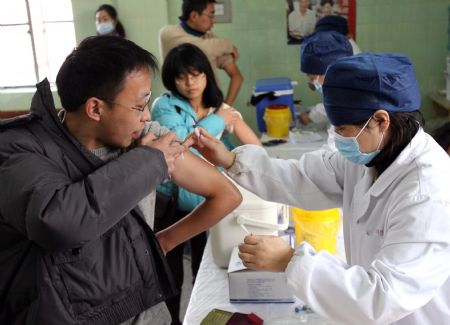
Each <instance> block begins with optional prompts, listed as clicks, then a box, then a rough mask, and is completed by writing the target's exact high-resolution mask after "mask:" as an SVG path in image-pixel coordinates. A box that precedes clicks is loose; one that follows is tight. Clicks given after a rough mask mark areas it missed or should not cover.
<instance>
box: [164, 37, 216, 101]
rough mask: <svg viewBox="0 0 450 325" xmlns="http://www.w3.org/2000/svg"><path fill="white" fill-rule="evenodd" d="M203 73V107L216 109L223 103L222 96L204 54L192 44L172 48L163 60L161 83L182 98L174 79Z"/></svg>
mask: <svg viewBox="0 0 450 325" xmlns="http://www.w3.org/2000/svg"><path fill="white" fill-rule="evenodd" d="M196 72H197V73H198V72H200V73H204V74H205V75H206V88H205V90H204V92H203V98H202V103H203V105H204V106H205V107H215V108H216V109H218V108H219V107H220V106H221V105H222V103H223V94H222V92H221V91H220V89H219V87H218V85H217V82H216V79H215V77H214V72H213V69H212V67H211V64H210V63H209V61H208V58H207V57H206V55H205V53H203V52H202V50H200V49H199V48H198V47H197V46H195V45H192V44H188V43H185V44H181V45H179V46H177V47H175V48H173V49H172V50H171V51H170V52H169V53H168V54H167V57H166V58H165V60H164V64H163V66H162V81H163V84H164V87H166V89H167V90H170V91H171V92H172V93H173V94H175V95H177V96H178V97H181V98H184V97H183V95H181V94H180V93H179V92H178V90H177V86H176V84H175V79H176V78H178V77H180V76H181V75H186V74H189V73H196Z"/></svg>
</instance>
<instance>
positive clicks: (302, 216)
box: [291, 208, 340, 254]
mask: <svg viewBox="0 0 450 325" xmlns="http://www.w3.org/2000/svg"><path fill="white" fill-rule="evenodd" d="M291 217H292V219H293V221H294V226H295V238H296V243H297V245H298V244H300V243H301V242H302V241H307V242H308V243H310V244H311V246H312V247H314V249H315V250H316V251H320V250H322V249H325V250H327V251H328V252H330V253H332V254H334V253H336V242H337V235H338V232H339V226H340V213H339V209H338V208H336V209H330V210H314V211H311V210H303V209H300V208H291Z"/></svg>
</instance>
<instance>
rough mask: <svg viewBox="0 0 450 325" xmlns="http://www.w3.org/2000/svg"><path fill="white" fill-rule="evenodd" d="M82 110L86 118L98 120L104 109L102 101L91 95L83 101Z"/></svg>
mask: <svg viewBox="0 0 450 325" xmlns="http://www.w3.org/2000/svg"><path fill="white" fill-rule="evenodd" d="M84 110H85V112H86V116H87V117H88V118H90V119H91V120H94V121H96V122H99V121H100V116H101V114H102V112H103V110H104V102H103V101H102V100H100V99H98V98H96V97H91V98H89V99H88V100H87V101H86V102H85V103H84Z"/></svg>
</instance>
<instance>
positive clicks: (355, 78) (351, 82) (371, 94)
mask: <svg viewBox="0 0 450 325" xmlns="http://www.w3.org/2000/svg"><path fill="white" fill-rule="evenodd" d="M323 103H324V106H325V110H326V112H327V116H328V119H329V120H330V122H331V123H332V124H333V125H343V124H351V123H355V122H360V121H365V120H367V119H369V117H370V116H372V114H373V113H374V112H375V111H376V110H378V109H384V110H386V111H388V112H414V111H418V110H419V108H420V92H419V86H418V84H417V80H416V75H415V72H414V68H413V66H412V63H411V61H410V60H409V59H408V58H407V57H406V56H404V55H402V54H369V53H363V54H358V55H354V56H350V57H345V58H340V59H338V60H336V61H335V62H334V63H333V64H331V65H330V66H329V68H328V70H327V72H326V74H325V80H324V83H323Z"/></svg>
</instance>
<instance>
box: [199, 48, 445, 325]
mask: <svg viewBox="0 0 450 325" xmlns="http://www.w3.org/2000/svg"><path fill="white" fill-rule="evenodd" d="M323 94H324V103H325V108H326V112H327V115H328V117H329V119H330V121H331V123H332V124H333V125H334V126H335V129H336V133H337V136H336V140H335V141H336V146H337V149H338V151H339V152H330V151H325V150H322V151H316V152H311V153H308V154H304V155H303V156H302V157H301V158H300V160H281V159H275V158H269V156H268V155H267V153H266V151H265V150H264V148H261V147H257V146H252V145H246V146H242V147H239V148H236V149H235V150H234V151H233V152H229V151H227V150H226V149H225V148H224V147H223V145H222V144H221V143H220V141H217V140H216V139H215V138H213V137H211V136H209V135H208V134H207V133H206V132H204V131H202V135H201V136H200V138H199V139H198V140H197V145H196V146H197V147H198V148H199V150H200V151H201V153H202V155H203V156H204V157H206V158H207V159H209V160H210V161H211V162H212V163H214V164H216V165H219V166H222V167H224V168H226V170H227V173H228V175H229V176H231V177H232V178H233V179H234V180H235V181H237V182H238V183H239V184H240V185H242V186H243V187H245V188H247V189H249V190H251V191H253V192H255V193H256V194H258V195H259V196H261V197H262V198H264V199H266V200H270V201H277V202H281V203H285V204H289V205H291V206H298V207H301V208H305V209H312V210H313V209H327V208H332V207H335V206H342V207H343V228H344V240H345V253H346V260H347V262H342V261H341V260H340V259H339V258H338V257H336V256H333V255H331V254H329V253H327V252H326V251H320V252H316V251H315V250H314V249H313V248H312V247H311V246H310V245H309V244H308V243H306V242H303V243H302V244H300V245H299V246H298V247H296V248H295V249H292V248H291V247H289V246H288V245H287V244H286V243H285V242H284V241H283V240H282V239H280V238H278V237H272V236H256V235H250V236H247V237H246V238H245V243H244V244H242V245H241V246H240V257H241V258H242V260H243V261H244V263H245V265H246V266H247V267H249V268H251V269H255V270H268V271H285V272H286V276H287V281H288V284H289V286H290V287H291V288H292V290H293V292H294V293H295V295H296V296H298V297H299V298H300V299H301V300H302V301H304V302H306V303H307V304H308V305H309V306H311V308H312V309H313V310H314V311H315V312H316V313H318V314H320V315H321V316H323V317H325V318H328V319H330V320H332V321H336V322H340V323H344V324H358V325H362V324H364V325H366V324H404V325H414V324H417V325H428V324H436V325H437V324H450V194H449V184H450V172H449V171H450V158H449V157H448V155H447V153H446V152H445V151H444V150H443V149H442V148H441V147H440V146H439V145H438V144H437V143H436V142H435V141H434V140H433V138H432V137H431V136H429V135H428V134H426V133H425V132H424V131H423V129H422V122H423V120H422V116H421V114H420V112H419V107H420V95H419V89H418V85H417V82H416V77H415V73H414V70H413V67H412V65H411V62H410V61H409V59H408V58H406V57H405V56H403V55H398V54H380V55H375V54H360V55H356V56H350V57H345V58H341V59H338V60H336V62H335V63H334V64H332V65H331V66H330V67H329V68H328V70H327V73H326V76H325V81H324V85H323Z"/></svg>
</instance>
